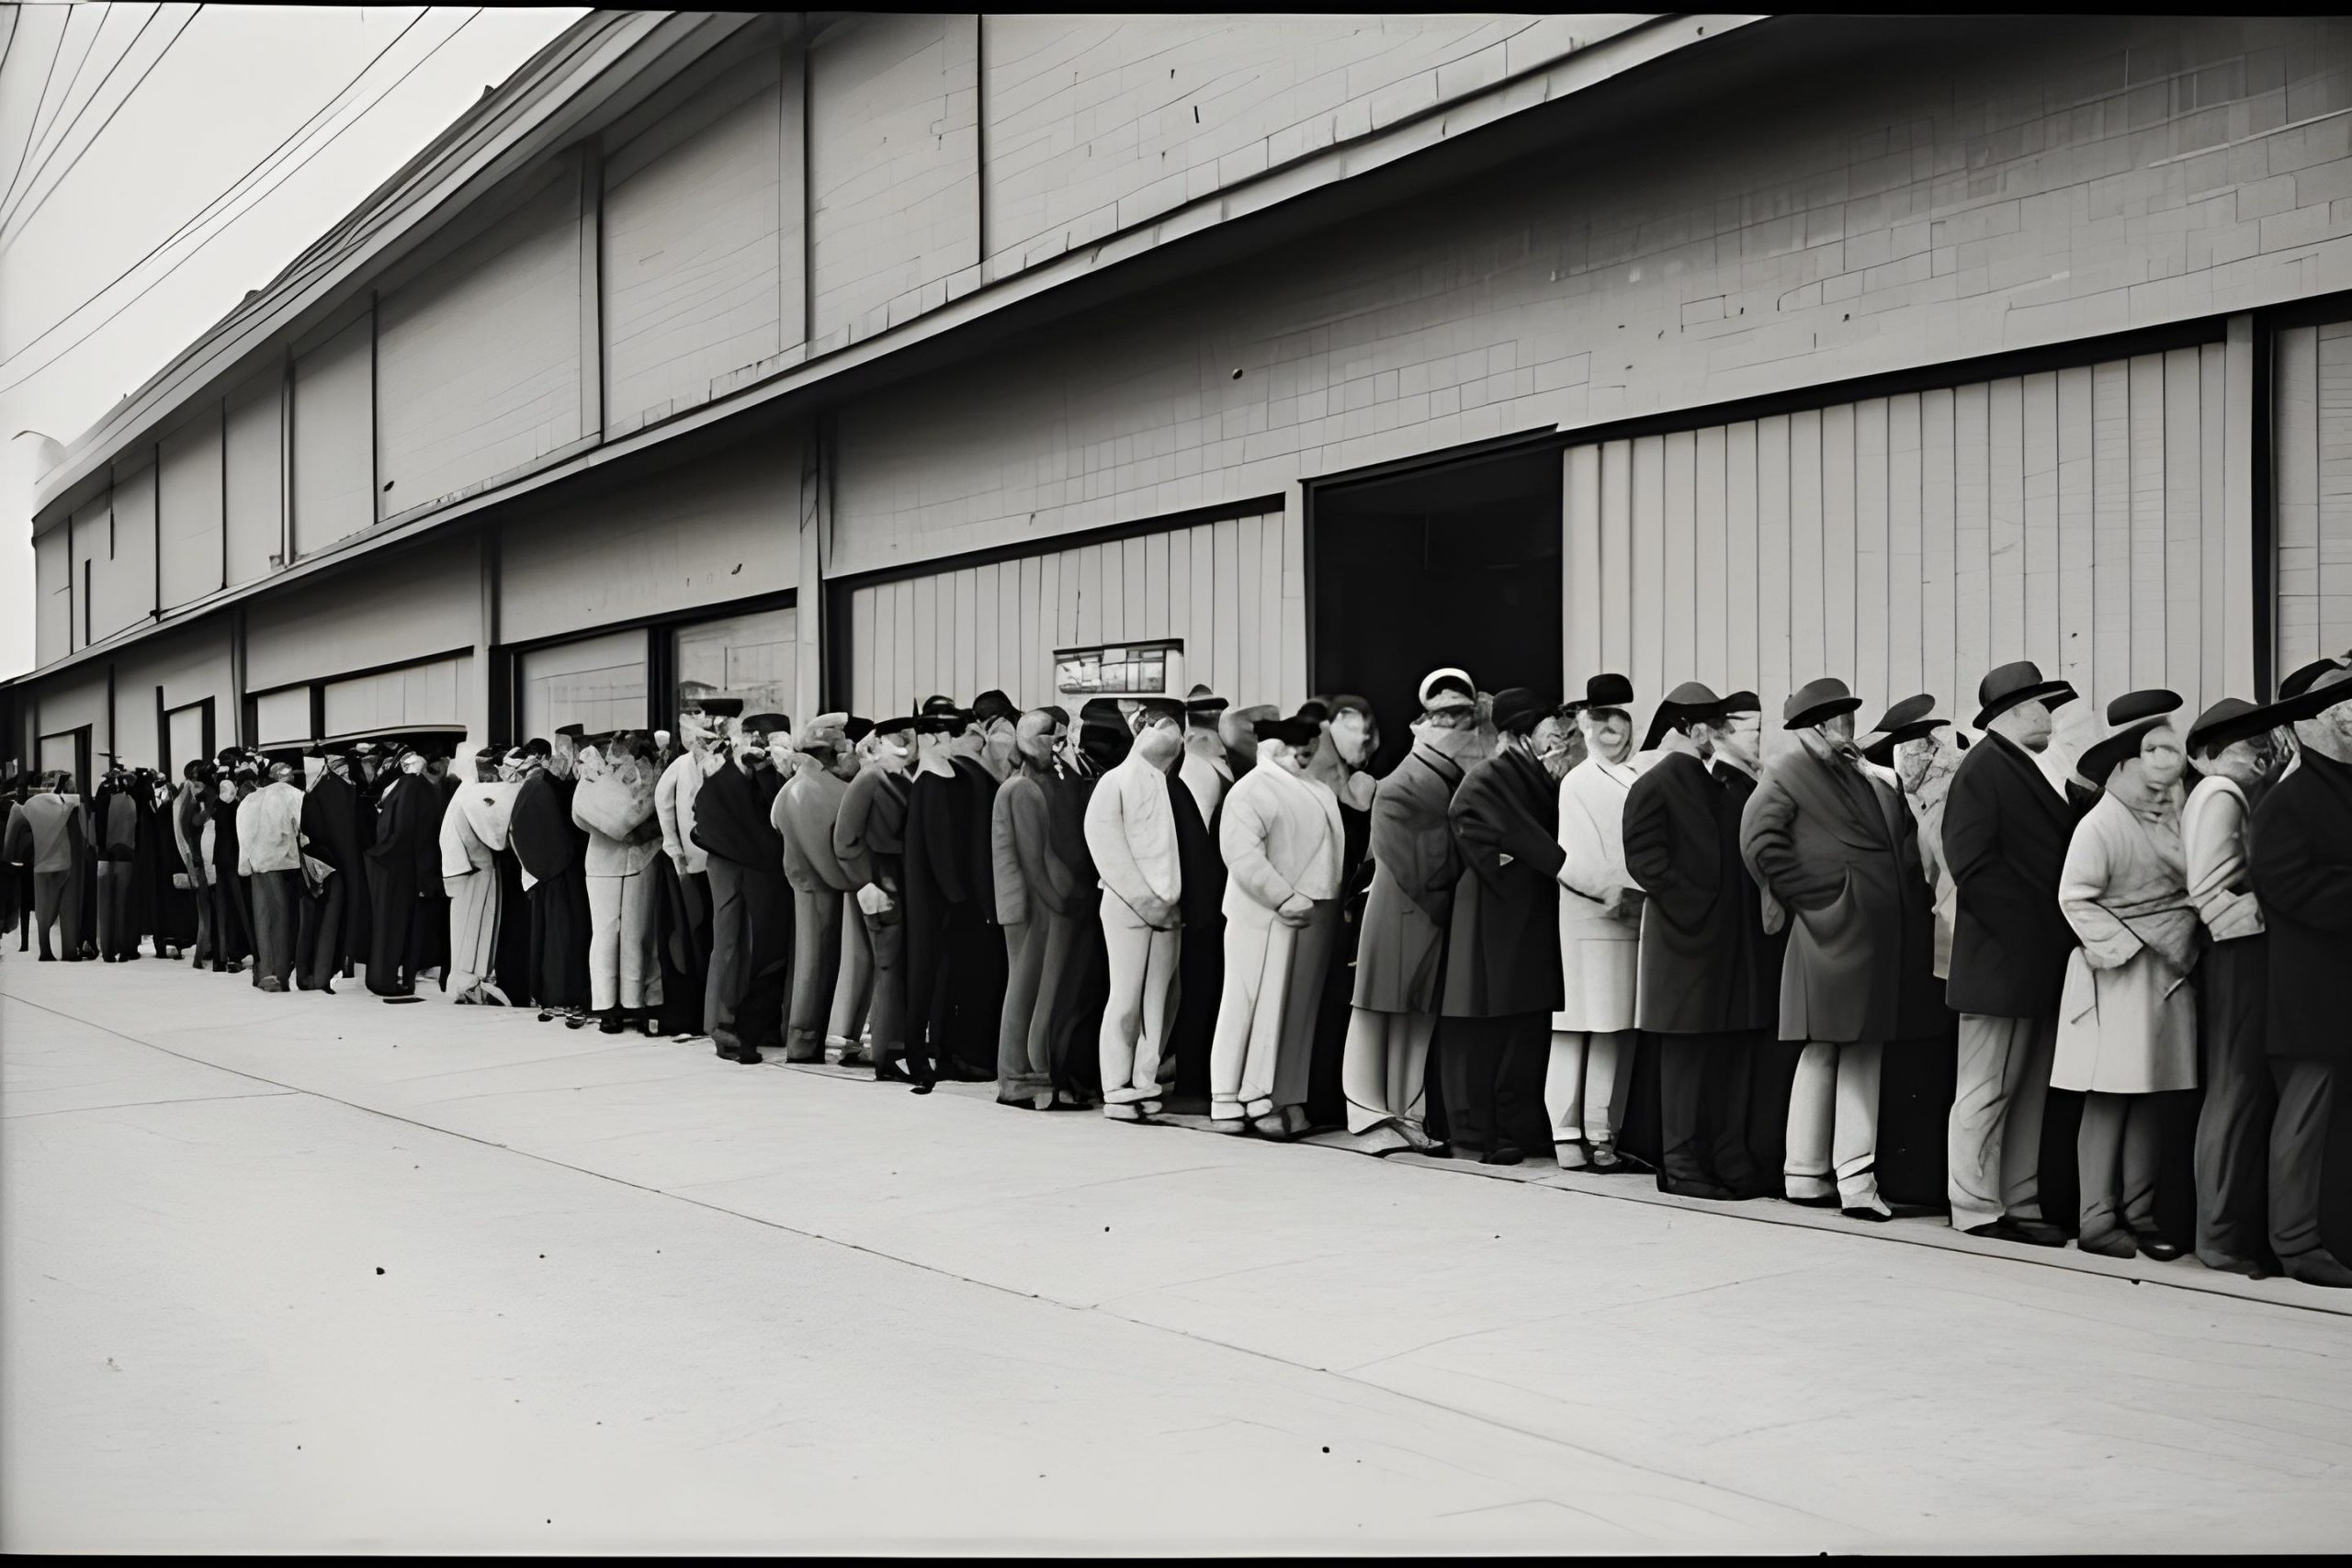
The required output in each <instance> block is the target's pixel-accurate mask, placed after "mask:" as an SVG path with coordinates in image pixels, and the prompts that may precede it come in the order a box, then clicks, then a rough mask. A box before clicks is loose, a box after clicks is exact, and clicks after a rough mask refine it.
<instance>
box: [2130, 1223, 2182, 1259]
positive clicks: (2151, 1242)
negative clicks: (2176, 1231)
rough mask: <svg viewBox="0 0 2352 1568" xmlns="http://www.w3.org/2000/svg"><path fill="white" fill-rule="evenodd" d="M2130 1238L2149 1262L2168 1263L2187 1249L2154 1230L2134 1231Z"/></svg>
mask: <svg viewBox="0 0 2352 1568" xmlns="http://www.w3.org/2000/svg"><path fill="white" fill-rule="evenodd" d="M2131 1239H2132V1241H2133V1242H2134V1243H2136V1244H2137V1245H2138V1247H2139V1248H2140V1256H2141V1257H2143V1258H2146V1259H2148V1260H2149V1261H2150V1262H2151V1263H2169V1262H2171V1261H2172V1260H2173V1259H2174V1258H2178V1257H2179V1256H2180V1255H2181V1254H2182V1253H2184V1252H2186V1251H2188V1248H2187V1247H2183V1246H2181V1245H2180V1243H2178V1242H2177V1241H2173V1240H2170V1239H2168V1238H2166V1237H2165V1236H2164V1235H2160V1234H2159V1233H2157V1232H2155V1231H2134V1232H2132V1233H2131Z"/></svg>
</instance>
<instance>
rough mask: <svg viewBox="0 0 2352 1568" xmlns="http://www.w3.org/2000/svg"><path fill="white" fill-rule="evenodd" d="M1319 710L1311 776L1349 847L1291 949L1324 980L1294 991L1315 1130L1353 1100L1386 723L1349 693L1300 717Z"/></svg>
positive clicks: (1336, 1123) (1342, 1118)
mask: <svg viewBox="0 0 2352 1568" xmlns="http://www.w3.org/2000/svg"><path fill="white" fill-rule="evenodd" d="M1310 714H1312V715H1314V716H1316V718H1317V722H1319V723H1320V724H1321V725H1322V728H1323V737H1322V739H1321V740H1320V741H1319V742H1318V743H1317V746H1316V748H1315V755H1314V756H1313V758H1311V759H1310V760H1309V761H1308V762H1307V767H1306V772H1307V776H1308V777H1310V778H1312V779H1315V780H1317V782H1318V783H1320V784H1322V785H1323V786H1324V787H1325V788H1327V789H1329V791H1330V792H1331V794H1332V795H1333V796H1334V797H1335V798H1336V799H1338V801H1339V803H1340V829H1341V832H1342V834H1343V847H1342V849H1341V851H1340V891H1339V896H1338V897H1336V898H1335V899H1333V900H1332V901H1331V903H1330V905H1329V908H1318V909H1317V911H1316V913H1315V916H1314V918H1313V919H1310V920H1308V922H1307V924H1306V928H1305V929H1304V930H1303V931H1300V932H1299V937H1298V942H1297V945H1296V946H1295V947H1294V948H1293V949H1292V950H1291V951H1292V964H1293V966H1294V968H1295V969H1298V970H1300V971H1307V970H1311V971H1313V972H1314V973H1315V974H1317V975H1319V976H1322V977H1323V982H1322V986H1321V988H1320V989H1319V990H1317V991H1316V992H1314V993H1312V994H1307V993H1304V992H1297V991H1294V992H1293V993H1292V999H1291V1003H1290V1011H1291V1023H1290V1025H1289V1028H1290V1030H1291V1032H1292V1033H1293V1035H1294V1036H1299V1037H1309V1038H1311V1040H1312V1043H1311V1045H1310V1046H1309V1047H1308V1051H1309V1064H1308V1067H1307V1082H1306V1120H1307V1125H1308V1126H1309V1127H1310V1128H1321V1127H1344V1126H1346V1125H1347V1122H1348V1097H1347V1091H1346V1089H1344V1088H1343V1087H1342V1085H1341V1082H1340V1079H1341V1067H1342V1065H1343V1063H1344V1061H1345V1058H1346V1056H1347V1049H1348V1019H1349V1015H1350V1013H1351V1010H1352V1009H1351V1005H1350V1004H1351V999H1352V998H1353V997H1354V995H1355V977H1354V974H1353V971H1354V967H1355V963H1356V949H1357V944H1358V942H1359V940H1360V938H1361V937H1362V935H1363V907H1364V905H1365V903H1366V901H1367V900H1368V898H1369V897H1370V895H1371V892H1372V868H1371V866H1370V864H1369V863H1368V860H1369V856H1370V854H1371V851H1372V799H1373V794H1374V790H1375V789H1377V787H1378V781H1376V780H1375V779H1374V777H1373V776H1372V773H1371V765H1372V760H1373V758H1374V756H1375V755H1376V754H1377V753H1378V752H1379V750H1380V721H1379V718H1378V716H1376V715H1375V714H1374V712H1373V711H1372V704H1371V703H1370V702H1369V701H1368V700H1366V699H1365V698H1363V697H1361V696H1356V695H1354V694H1350V693H1345V692H1341V693H1336V694H1331V695H1329V696H1325V697H1322V698H1319V699H1317V700H1316V701H1314V702H1311V703H1308V704H1307V705H1306V706H1304V707H1302V708H1300V709H1299V713H1298V716H1300V717H1306V716H1309V715H1310Z"/></svg>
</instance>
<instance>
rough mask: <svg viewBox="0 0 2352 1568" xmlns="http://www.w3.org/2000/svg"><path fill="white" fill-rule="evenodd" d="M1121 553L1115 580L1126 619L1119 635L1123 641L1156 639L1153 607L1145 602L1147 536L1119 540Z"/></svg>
mask: <svg viewBox="0 0 2352 1568" xmlns="http://www.w3.org/2000/svg"><path fill="white" fill-rule="evenodd" d="M1121 549H1122V552H1123V554H1124V555H1125V562H1124V564H1123V565H1122V566H1121V567H1120V577H1119V583H1120V586H1121V588H1122V589H1124V590H1125V598H1126V616H1125V620H1124V622H1123V623H1122V625H1121V627H1120V631H1119V635H1120V636H1121V637H1157V636H1158V635H1159V628H1158V627H1157V626H1154V625H1153V624H1152V619H1153V616H1152V610H1153V606H1152V603H1151V600H1150V598H1149V590H1150V586H1151V581H1150V578H1151V564H1150V563H1151V540H1150V538H1149V537H1148V536H1146V537H1144V538H1140V539H1126V540H1123V541H1121Z"/></svg>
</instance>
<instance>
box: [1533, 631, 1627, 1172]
mask: <svg viewBox="0 0 2352 1568" xmlns="http://www.w3.org/2000/svg"><path fill="white" fill-rule="evenodd" d="M1633 702H1634V685H1633V682H1630V681H1628V680H1627V679H1626V678H1625V677H1624V676H1623V675H1617V674H1603V675H1595V676H1593V677H1592V678H1591V679H1590V680H1589V681H1587V682H1585V696H1584V701H1583V702H1581V703H1579V704H1577V729H1578V730H1579V731H1580V732H1581V733H1582V734H1583V736H1584V743H1585V757H1584V761H1581V762H1578V763H1577V765H1576V766H1575V767H1573V768H1570V769H1569V770H1568V773H1567V776H1566V777H1565V778H1563V779H1562V780H1561V781H1560V805H1559V822H1560V850H1561V852H1562V854H1563V856H1564V857H1565V858H1564V860H1563V863H1562V866H1561V874H1560V887H1561V890H1562V891H1561V894H1560V901H1559V902H1560V912H1559V928H1560V975H1561V995H1562V998H1563V999H1562V1002H1561V1006H1560V1010H1559V1011H1558V1012H1557V1013H1556V1014H1555V1016H1554V1017H1553V1020H1552V1054H1551V1063H1550V1066H1549V1068H1548V1070H1547V1071H1546V1072H1545V1074H1544V1100H1545V1103H1546V1106H1547V1108H1548V1109H1549V1111H1551V1116H1552V1143H1553V1146H1554V1147H1555V1149H1556V1150H1557V1151H1558V1155H1559V1161H1560V1168H1561V1169H1563V1170H1584V1169H1588V1168H1589V1169H1590V1170H1592V1171H1594V1172H1596V1173H1599V1174H1603V1175H1606V1174H1609V1173H1611V1172H1616V1171H1621V1170H1627V1169H1630V1168H1631V1167H1630V1166H1628V1165H1627V1163H1626V1162H1625V1161H1624V1159H1623V1157H1621V1156H1619V1154H1618V1152H1617V1134H1618V1133H1619V1132H1620V1131H1621V1130H1622V1129H1623V1126H1624V1124H1625V1111H1626V1107H1627V1104H1628V1103H1629V1101H1630V1100H1631V1099H1632V1088H1633V1081H1634V1042H1635V1038H1636V1036H1635V1034H1634V995H1635V990H1636V979H1637V971H1638V966H1639V957H1638V954H1639V952H1640V946H1641V918H1642V904H1643V896H1642V889H1641V886H1640V885H1639V884H1638V883H1636V882H1635V881H1634V877H1633V875H1632V874H1630V873H1629V872H1628V871H1627V870H1626V869H1625V846H1624V839H1623V826H1624V817H1625V796H1626V793H1627V792H1628V791H1629V790H1631V789H1632V788H1633V785H1634V779H1635V778H1637V777H1639V776H1640V770H1639V769H1637V768H1635V767H1634V764H1633V760H1632V755H1633V750H1634V719H1633V715H1632V714H1631V713H1629V712H1628V711H1627V710H1628V709H1629V708H1631V707H1632V705H1633Z"/></svg>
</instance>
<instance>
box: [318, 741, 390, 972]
mask: <svg viewBox="0 0 2352 1568" xmlns="http://www.w3.org/2000/svg"><path fill="white" fill-rule="evenodd" d="M368 815H369V816H371V817H372V816H373V815H374V808H373V807H370V808H369V812H368ZM302 835H303V837H304V838H306V839H308V840H310V842H309V843H308V844H307V845H306V846H305V848H306V849H307V850H308V852H310V853H311V854H313V855H315V856H317V857H318V858H319V859H320V860H322V861H324V862H325V863H327V864H329V865H331V866H333V867H334V870H335V874H336V875H337V876H339V877H341V878H342V879H343V931H342V934H341V936H340V937H339V938H338V939H337V940H338V941H340V942H342V944H343V951H342V952H341V953H336V954H334V956H335V957H336V958H337V959H345V958H348V959H350V960H351V961H352V962H353V963H355V964H365V963H366V962H367V961H368V943H369V942H370V941H371V940H372V938H371V936H370V933H371V931H373V930H374V914H375V911H374V910H373V909H372V908H369V906H368V858H367V854H366V851H367V848H368V839H367V835H365V834H364V833H362V832H361V831H360V826H359V792H358V791H357V790H356V789H354V788H353V787H352V786H351V781H350V780H348V779H345V778H343V777H341V776H340V775H338V774H336V773H321V774H320V775H319V780H318V783H316V784H312V785H311V787H310V788H308V789H306V790H304V791H303V792H302Z"/></svg>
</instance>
